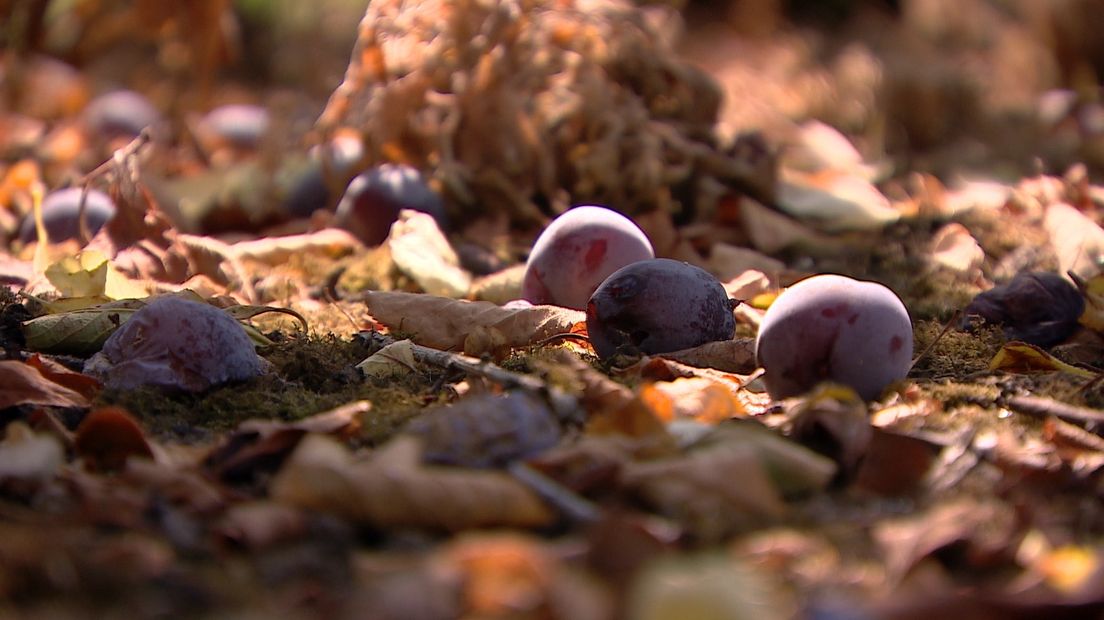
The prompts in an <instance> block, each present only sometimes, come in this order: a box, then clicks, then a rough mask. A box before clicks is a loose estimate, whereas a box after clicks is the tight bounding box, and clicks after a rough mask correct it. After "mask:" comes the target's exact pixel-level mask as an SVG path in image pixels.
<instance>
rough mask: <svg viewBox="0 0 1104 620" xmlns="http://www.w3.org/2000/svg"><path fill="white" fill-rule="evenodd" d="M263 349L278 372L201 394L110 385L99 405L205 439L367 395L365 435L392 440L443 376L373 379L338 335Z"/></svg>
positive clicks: (170, 432)
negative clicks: (369, 407) (256, 420)
mask: <svg viewBox="0 0 1104 620" xmlns="http://www.w3.org/2000/svg"><path fill="white" fill-rule="evenodd" d="M262 354H263V355H264V357H266V358H267V359H268V360H269V361H270V362H271V363H272V365H273V371H272V372H271V373H269V374H266V375H265V376H262V377H258V378H257V379H254V380H251V381H246V382H243V383H238V384H233V385H226V386H222V387H218V388H215V389H212V390H209V391H207V392H204V393H202V394H186V393H179V392H168V391H165V390H161V389H158V388H152V387H149V388H141V389H137V390H106V391H105V392H104V393H103V394H101V396H100V399H99V403H100V404H113V405H119V406H122V407H125V408H126V409H127V410H129V411H130V412H131V413H133V414H134V415H135V416H137V417H138V418H139V419H140V420H141V421H142V422H143V424H144V425H145V427H146V428H147V429H149V430H150V431H151V432H152V433H153V434H154V435H155V436H158V437H161V438H173V439H177V440H186V441H202V440H205V439H207V438H209V437H212V436H214V435H215V434H217V433H218V432H224V431H227V430H231V429H233V428H235V427H237V426H238V425H239V424H240V423H241V422H243V421H245V420H249V419H253V418H260V419H266V420H282V421H294V420H299V419H302V418H305V417H308V416H310V415H313V414H316V413H320V412H323V411H326V410H329V409H332V408H335V407H338V406H341V405H343V404H346V403H350V402H354V401H358V400H368V401H370V402H371V403H372V410H371V412H370V413H369V414H368V415H367V416H365V417H364V419H363V420H362V421H363V427H362V432H361V434H360V437H359V440H360V441H361V442H362V443H366V444H372V445H374V444H377V443H380V442H382V441H385V440H386V439H387V438H388V437H390V436H391V435H392V434H394V432H395V431H396V430H397V429H398V428H400V427H401V426H402V425H403V424H404V423H406V421H407V420H409V419H410V418H411V417H413V416H415V415H417V414H418V413H419V412H420V411H421V409H422V407H424V406H425V403H426V402H427V400H434V399H435V398H436V396H435V395H434V394H433V393H432V392H431V390H433V389H434V387H433V386H434V384H435V382H436V379H437V378H438V377H437V375H435V374H433V373H427V374H415V375H409V376H407V377H404V378H400V379H369V380H365V379H363V378H362V377H361V376H360V373H359V371H357V370H356V368H355V367H354V365H355V364H356V363H357V362H359V361H361V360H362V359H364V358H365V357H367V355H368V351H367V349H366V348H365V347H364V345H362V344H360V343H359V342H357V341H355V340H344V339H340V338H337V337H335V336H296V337H292V338H291V339H289V340H287V341H286V342H282V343H278V344H276V345H274V346H272V347H269V348H268V349H267V350H265V351H263V352H262Z"/></svg>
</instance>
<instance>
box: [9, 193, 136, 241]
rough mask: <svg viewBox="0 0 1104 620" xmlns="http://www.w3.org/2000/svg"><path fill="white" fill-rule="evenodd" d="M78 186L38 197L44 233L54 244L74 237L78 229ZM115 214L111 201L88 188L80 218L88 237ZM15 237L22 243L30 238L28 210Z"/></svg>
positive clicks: (32, 228)
mask: <svg viewBox="0 0 1104 620" xmlns="http://www.w3.org/2000/svg"><path fill="white" fill-rule="evenodd" d="M80 201H81V188H79V187H70V188H67V189H59V190H57V191H53V192H50V193H49V194H47V195H46V197H45V198H43V199H42V223H43V224H44V225H45V226H46V236H47V237H48V238H49V239H50V241H52V242H54V243H57V242H58V241H64V240H66V239H76V238H77V236H78V233H79V232H80V219H79V215H80ZM113 217H115V202H114V201H112V200H111V198H110V197H108V195H107V194H105V193H103V192H101V191H99V190H95V189H90V190H88V197H87V198H85V201H84V221H85V225H86V226H87V227H88V234H89V236H90V237H93V236H95V235H96V233H97V232H98V231H99V230H100V229H101V228H103V225H104V224H106V223H107V222H108V220H110V219H111V218H113ZM19 238H20V240H22V241H23V243H30V242H32V241H34V240H35V239H36V238H37V236H36V232H35V221H34V214H33V213H28V214H27V216H26V217H25V218H24V219H23V224H22V225H21V226H20V229H19Z"/></svg>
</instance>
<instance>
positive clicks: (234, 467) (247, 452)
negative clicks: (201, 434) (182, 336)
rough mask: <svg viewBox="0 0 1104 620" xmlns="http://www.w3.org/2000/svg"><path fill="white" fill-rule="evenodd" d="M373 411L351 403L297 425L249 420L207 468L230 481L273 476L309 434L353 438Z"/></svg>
mask: <svg viewBox="0 0 1104 620" xmlns="http://www.w3.org/2000/svg"><path fill="white" fill-rule="evenodd" d="M371 409H372V404H371V403H370V402H368V401H366V400H360V401H355V402H351V403H348V404H345V405H341V406H340V407H337V408H335V409H331V410H329V411H324V412H322V413H318V414H315V415H312V416H310V417H307V418H304V419H302V420H297V421H295V422H275V421H272V420H246V421H245V422H242V423H241V424H240V425H238V428H237V429H236V430H235V431H234V432H233V433H231V434H230V436H228V437H227V438H226V439H225V440H224V441H223V442H222V443H221V444H220V445H219V446H217V447H216V448H214V449H213V450H211V452H210V453H208V454H207V456H206V457H204V459H203V467H204V469H206V470H207V471H209V472H211V473H212V474H214V475H215V476H216V477H218V478H220V479H222V480H227V481H242V480H249V479H252V478H254V477H256V476H258V475H259V474H270V473H272V472H273V471H275V470H276V469H278V468H279V467H280V465H281V464H282V463H283V462H284V459H286V458H287V456H288V455H289V454H291V452H292V450H294V449H295V447H296V446H298V445H299V440H301V439H302V438H303V437H304V436H305V435H306V434H307V433H318V434H324V435H335V436H338V437H349V436H352V435H354V434H355V433H356V432H357V431H358V430H359V429H360V427H361V418H362V416H364V415H365V414H367V413H368V412H369V411H371Z"/></svg>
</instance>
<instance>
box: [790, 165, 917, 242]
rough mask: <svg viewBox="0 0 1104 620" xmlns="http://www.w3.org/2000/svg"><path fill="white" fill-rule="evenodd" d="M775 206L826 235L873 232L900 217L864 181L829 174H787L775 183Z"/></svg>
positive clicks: (878, 193)
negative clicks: (823, 231)
mask: <svg viewBox="0 0 1104 620" xmlns="http://www.w3.org/2000/svg"><path fill="white" fill-rule="evenodd" d="M778 206H779V207H780V208H781V209H782V210H783V211H785V212H786V213H789V214H790V215H793V216H794V217H797V218H799V219H801V220H802V221H803V222H808V223H809V224H811V225H812V226H814V227H816V228H819V229H821V230H825V231H828V232H844V231H855V230H876V229H879V228H882V227H884V226H886V225H887V224H892V223H893V222H896V221H897V220H898V219H900V217H901V215H900V213H898V212H897V210H896V209H894V208H893V206H891V205H890V203H889V200H888V199H887V198H886V197H885V196H884V195H882V193H881V192H879V191H878V188H876V187H874V185H873V184H871V183H870V182H869V181H867V180H866V179H863V178H861V177H858V176H852V175H850V174H847V173H839V172H831V171H825V172H822V173H819V174H817V175H815V176H813V175H809V176H798V175H790V177H789V178H788V179H787V180H785V181H782V182H781V183H780V184H779V187H778Z"/></svg>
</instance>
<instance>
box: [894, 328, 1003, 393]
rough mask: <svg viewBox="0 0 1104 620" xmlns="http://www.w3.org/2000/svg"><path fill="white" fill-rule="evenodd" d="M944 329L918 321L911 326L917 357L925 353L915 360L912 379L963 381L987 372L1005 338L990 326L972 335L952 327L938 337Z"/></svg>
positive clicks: (997, 329) (998, 330)
mask: <svg viewBox="0 0 1104 620" xmlns="http://www.w3.org/2000/svg"><path fill="white" fill-rule="evenodd" d="M943 328H944V324H942V323H939V322H936V321H930V320H926V321H917V322H916V323H915V324H914V325H913V334H914V337H915V340H916V345H915V350H916V353H917V355H919V354H920V353H921V352H924V351H926V352H927V353H926V354H925V355H924V356H923V357H922V358H920V359H919V360H917V362H916V365H915V366H914V367H913V368H912V372H911V373H910V375H911V376H913V377H926V378H941V377H957V378H959V379H964V378H966V377H968V376H970V375H974V374H977V373H984V372H986V371H988V370H989V361H990V360H992V359H993V356H994V355H996V354H997V351H999V350H1000V348H1001V346H1002V345H1003V344H1004V342H1005V338H1004V334H1003V333H1001V331H1000V329H999V328H997V327H993V326H983V327H981V328H980V329H978V330H977V331H974V332H964V331H960V330H958V329H955V328H953V327H952V328H951V329H949V330H947V331H946V333H943V334H942V336H940V334H941V333H942V332H943ZM937 338H938V340H936V339H937ZM933 343H934V346H932V344H933ZM929 347H931V349H930V350H929Z"/></svg>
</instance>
